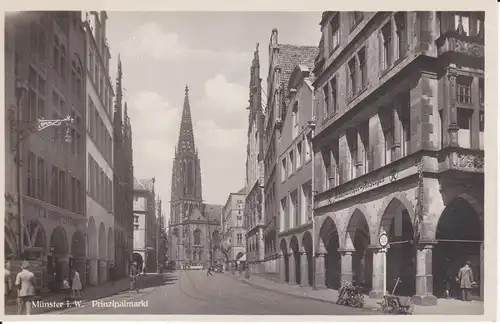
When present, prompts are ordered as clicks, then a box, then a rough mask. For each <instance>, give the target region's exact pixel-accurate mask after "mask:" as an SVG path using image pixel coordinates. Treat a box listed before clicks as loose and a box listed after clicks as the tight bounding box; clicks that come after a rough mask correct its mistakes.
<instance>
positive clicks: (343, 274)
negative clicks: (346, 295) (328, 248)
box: [339, 249, 353, 286]
mask: <svg viewBox="0 0 500 324" xmlns="http://www.w3.org/2000/svg"><path fill="white" fill-rule="evenodd" d="M339 252H340V255H341V261H340V270H341V271H340V281H341V286H342V285H343V282H352V253H353V251H352V250H340V249H339Z"/></svg>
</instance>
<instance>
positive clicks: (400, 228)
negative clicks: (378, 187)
mask: <svg viewBox="0 0 500 324" xmlns="http://www.w3.org/2000/svg"><path fill="white" fill-rule="evenodd" d="M381 230H385V232H386V233H387V236H388V237H389V246H388V249H387V268H386V269H387V271H386V283H387V290H388V291H389V292H392V289H393V288H394V285H395V284H396V280H397V278H400V282H399V284H398V286H397V288H396V290H395V294H398V295H400V296H413V295H415V292H416V286H415V282H416V259H415V257H416V252H415V248H414V245H413V235H414V234H413V224H412V220H411V217H410V214H409V212H408V210H407V209H406V207H405V205H404V204H403V203H402V202H401V201H400V200H399V199H397V198H393V199H392V200H391V202H390V203H389V204H388V205H387V208H386V209H385V212H384V214H383V216H382V221H381Z"/></svg>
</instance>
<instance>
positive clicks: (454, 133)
mask: <svg viewBox="0 0 500 324" xmlns="http://www.w3.org/2000/svg"><path fill="white" fill-rule="evenodd" d="M447 75H448V90H449V92H448V94H449V96H448V97H449V99H448V100H449V106H448V107H445V108H444V109H448V112H449V123H448V125H447V126H448V133H449V136H450V137H449V144H450V146H452V147H457V146H458V123H457V73H456V71H455V70H454V69H453V70H452V69H448V71H447ZM443 126H444V125H443Z"/></svg>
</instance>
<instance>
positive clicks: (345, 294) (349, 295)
mask: <svg viewBox="0 0 500 324" xmlns="http://www.w3.org/2000/svg"><path fill="white" fill-rule="evenodd" d="M364 299H365V296H364V294H363V287H362V286H361V285H353V284H352V283H351V282H349V281H342V287H340V289H339V298H338V299H337V305H344V306H350V307H357V308H362V307H363V305H364V303H365V301H364Z"/></svg>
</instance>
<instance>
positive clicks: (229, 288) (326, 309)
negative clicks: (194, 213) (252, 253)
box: [47, 270, 381, 315]
mask: <svg viewBox="0 0 500 324" xmlns="http://www.w3.org/2000/svg"><path fill="white" fill-rule="evenodd" d="M47 314H51V315H54V314H64V315H78V314H95V315H100V314H103V315H118V314H189V315H200V314H201V315H205V314H206V315H302V314H303V315H377V314H381V313H380V312H377V311H373V310H367V309H356V308H351V307H346V306H339V305H332V304H331V303H325V302H323V301H317V300H312V299H305V298H300V297H297V296H291V295H287V294H283V293H280V292H272V291H268V290H265V289H261V288H259V287H256V286H251V285H248V284H247V283H245V282H242V281H241V280H239V279H237V278H234V277H232V276H228V275H224V274H220V273H214V275H213V276H207V273H206V271H203V270H190V271H183V270H180V271H176V272H170V273H166V274H164V275H163V280H162V282H157V283H156V284H155V285H150V287H146V288H143V289H141V290H140V292H139V294H137V295H135V294H132V293H131V292H129V291H126V292H121V293H119V294H117V295H114V296H110V297H107V298H102V299H99V300H94V301H92V300H91V301H88V302H86V303H84V304H83V305H80V306H79V307H73V308H69V309H65V310H57V311H54V312H50V313H47Z"/></svg>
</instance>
